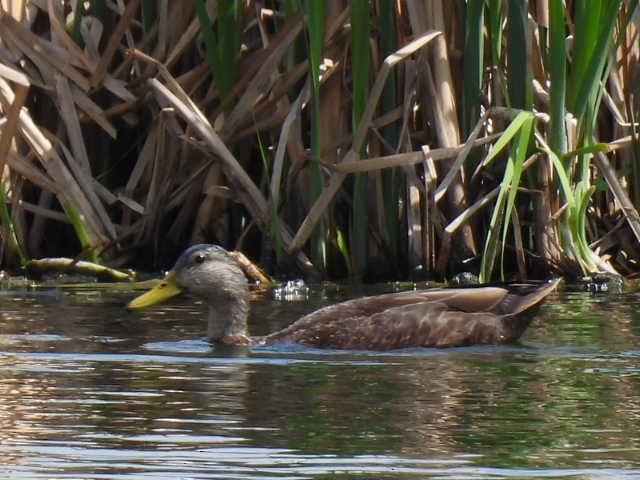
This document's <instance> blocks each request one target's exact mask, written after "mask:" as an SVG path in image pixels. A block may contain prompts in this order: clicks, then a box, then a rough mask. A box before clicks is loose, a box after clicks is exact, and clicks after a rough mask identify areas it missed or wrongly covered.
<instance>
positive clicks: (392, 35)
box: [379, 0, 400, 262]
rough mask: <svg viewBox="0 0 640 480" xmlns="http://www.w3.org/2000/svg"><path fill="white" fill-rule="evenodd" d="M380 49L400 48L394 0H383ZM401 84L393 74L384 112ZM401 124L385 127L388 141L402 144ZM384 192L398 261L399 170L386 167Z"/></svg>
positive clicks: (389, 237) (390, 243)
mask: <svg viewBox="0 0 640 480" xmlns="http://www.w3.org/2000/svg"><path fill="white" fill-rule="evenodd" d="M379 19H380V51H381V53H382V58H386V57H387V56H388V55H389V54H391V53H393V52H395V51H396V50H397V44H396V12H395V1H394V0H381V1H380V15H379ZM396 88H397V85H396V77H395V75H389V78H388V79H387V83H386V84H385V87H384V90H383V91H382V98H381V99H380V104H381V110H382V113H386V112H389V111H391V110H393V109H394V108H395V107H396V105H397V103H398V100H397V90H396ZM398 135H399V128H398V124H397V123H396V122H394V123H391V124H389V125H386V126H385V127H384V128H383V129H382V136H383V137H384V140H385V142H386V143H387V144H388V145H391V146H392V147H395V146H396V145H397V144H398ZM390 153H391V152H390ZM382 191H383V193H382V195H383V202H384V232H383V235H384V239H385V241H386V243H387V249H388V250H389V252H390V254H391V260H392V261H394V262H395V261H396V260H397V256H398V249H399V236H400V235H399V234H400V229H399V228H398V218H399V215H400V212H399V205H398V198H399V195H400V179H399V178H398V171H397V170H396V169H393V168H386V169H384V170H383V171H382Z"/></svg>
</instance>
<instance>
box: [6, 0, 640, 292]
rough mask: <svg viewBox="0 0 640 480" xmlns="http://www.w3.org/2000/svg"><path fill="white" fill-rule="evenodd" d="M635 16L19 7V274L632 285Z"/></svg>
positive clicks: (588, 9) (196, 4) (465, 8)
mask: <svg viewBox="0 0 640 480" xmlns="http://www.w3.org/2000/svg"><path fill="white" fill-rule="evenodd" d="M637 3H638V2H637V1H628V0H614V1H597V0H593V1H586V0H573V1H567V2H561V1H548V0H539V1H537V2H525V1H520V0H514V1H509V2H503V1H500V0H467V1H462V0H460V1H455V2H452V1H445V0H417V1H407V2H404V1H394V0H376V1H367V0H352V1H349V2H347V1H343V0H337V1H332V2H315V1H311V0H304V1H303V0H299V1H296V0H282V1H254V0H243V1H239V0H236V1H211V0H207V1H205V0H193V1H186V2H169V1H166V0H156V1H150V0H128V1H126V2H125V1H123V0H115V1H110V2H106V1H85V2H82V1H69V0H65V1H63V0H31V1H26V0H22V1H20V0H2V9H3V10H2V13H1V14H0V105H1V111H0V128H1V129H2V130H1V132H0V166H1V167H2V169H1V171H2V172H3V176H2V183H1V188H0V222H1V227H2V238H1V240H2V242H1V247H2V258H3V265H5V266H6V267H15V266H18V265H23V264H25V262H27V261H28V260H29V259H32V258H38V257H42V256H47V255H55V256H57V255H60V254H66V255H70V256H73V257H76V258H78V259H80V258H85V257H86V258H89V259H91V260H93V261H101V262H104V263H106V264H109V265H112V266H121V265H135V266H141V267H145V268H158V267H165V266H167V265H168V264H169V263H170V259H171V258H173V256H174V255H175V254H176V252H177V251H179V250H180V249H182V248H183V247H184V246H185V245H186V244H189V243H195V242H216V243H220V244H222V245H224V246H226V247H227V248H229V249H234V250H242V251H244V252H246V253H247V254H248V255H249V256H250V257H251V258H253V259H255V260H257V261H259V263H260V264H261V265H263V266H264V267H265V268H266V270H267V271H270V272H275V273H280V274H285V273H292V272H303V273H304V274H305V275H309V276H311V277H313V278H322V277H334V278H335V277H345V276H350V277H353V278H359V279H363V278H364V279H378V280H379V279H392V278H414V279H418V278H451V277H453V276H454V275H456V274H458V273H460V272H471V273H473V274H477V275H478V276H479V277H480V280H481V281H489V280H491V279H499V278H500V279H512V278H520V279H524V278H531V277H534V278H535V277H537V278H541V277H547V276H550V275H552V274H562V275H567V276H571V277H576V276H583V275H589V274H596V273H600V272H609V273H613V274H623V275H635V274H636V273H637V272H638V261H639V259H640V248H639V247H638V245H639V243H638V240H640V216H639V215H638V211H637V207H638V204H639V203H640V163H639V158H638V142H637V135H638V131H637V124H636V118H638V98H639V96H638V92H637V89H638V85H640V84H639V83H638V82H637V78H638V73H639V69H638V65H639V63H638V54H639V51H638V50H639V45H640V42H638V18H640V17H639V16H638V12H637Z"/></svg>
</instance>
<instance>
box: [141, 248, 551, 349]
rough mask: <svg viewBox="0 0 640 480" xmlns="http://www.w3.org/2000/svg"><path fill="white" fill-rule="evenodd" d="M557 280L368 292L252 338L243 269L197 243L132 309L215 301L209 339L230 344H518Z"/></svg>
mask: <svg viewBox="0 0 640 480" xmlns="http://www.w3.org/2000/svg"><path fill="white" fill-rule="evenodd" d="M558 282H559V280H554V281H552V282H549V283H544V284H541V285H536V286H522V285H520V286H517V285H511V286H505V287H503V286H499V287H498V286H481V287H468V288H443V289H440V288H436V289H429V290H415V291H407V292H400V293H388V294H384V295H379V296H375V297H363V298H358V299H355V300H349V301H346V302H342V303H338V304H335V305H330V306H328V307H324V308H321V309H319V310H317V311H315V312H313V313H310V314H308V315H305V316H304V317H302V318H301V319H299V320H298V321H296V322H294V323H293V324H292V325H290V326H289V327H287V328H285V329H283V330H281V331H279V332H275V333H272V334H271V335H267V336H266V337H250V336H249V335H248V333H247V316H248V313H249V300H248V296H249V290H248V286H247V280H246V278H245V275H244V273H243V272H242V270H241V268H240V267H239V265H238V264H237V262H236V260H235V259H234V258H233V257H232V256H231V255H230V254H229V253H228V252H227V251H226V250H225V249H224V248H222V247H219V246H217V245H194V246H192V247H189V248H188V249H187V250H185V251H184V252H183V253H182V254H181V255H180V257H179V258H178V261H177V262H176V264H175V266H174V267H173V270H171V271H170V272H169V273H168V274H167V276H166V277H165V279H164V280H163V281H162V282H161V283H160V284H159V285H158V286H156V287H154V288H153V289H152V290H150V291H148V292H146V293H144V294H142V295H140V296H139V297H137V298H135V299H134V300H132V301H131V303H129V305H128V308H130V309H138V308H144V307H147V306H150V305H154V304H156V303H159V302H162V301H165V300H167V299H168V298H171V297H173V296H175V295H177V294H179V293H181V292H183V291H186V292H188V293H191V294H193V295H194V296H196V297H199V298H201V299H203V300H204V301H205V302H206V303H207V305H208V306H209V322H208V336H209V338H210V339H211V340H212V341H214V342H221V343H225V344H232V345H254V344H257V345H272V344H278V343H300V344H304V345H309V346H312V347H317V348H332V349H350V350H390V349H396V348H409V347H456V346H463V345H488V344H500V343H512V342H515V341H516V340H517V339H518V338H519V337H520V336H521V335H522V333H523V332H524V331H525V330H526V329H527V327H528V326H529V324H530V323H531V321H532V319H533V315H534V313H535V311H536V310H537V308H536V307H538V306H539V305H540V304H541V303H542V301H543V300H544V299H545V297H546V296H547V295H549V294H550V293H551V292H552V291H553V290H554V289H555V288H556V285H557V284H558Z"/></svg>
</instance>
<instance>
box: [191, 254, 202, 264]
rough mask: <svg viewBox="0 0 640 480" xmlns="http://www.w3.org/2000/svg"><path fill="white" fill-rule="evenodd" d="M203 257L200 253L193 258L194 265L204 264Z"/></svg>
mask: <svg viewBox="0 0 640 480" xmlns="http://www.w3.org/2000/svg"><path fill="white" fill-rule="evenodd" d="M204 259H205V257H204V255H203V254H202V253H199V254H197V255H196V256H195V257H193V261H194V262H196V263H202V262H204Z"/></svg>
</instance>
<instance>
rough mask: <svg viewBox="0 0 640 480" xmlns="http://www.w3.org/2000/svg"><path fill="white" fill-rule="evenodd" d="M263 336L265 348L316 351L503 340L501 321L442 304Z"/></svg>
mask: <svg viewBox="0 0 640 480" xmlns="http://www.w3.org/2000/svg"><path fill="white" fill-rule="evenodd" d="M304 320H305V321H299V322H296V323H294V324H293V325H291V326H290V327H289V328H286V329H284V330H282V331H280V332H277V333H275V334H272V335H269V336H268V337H267V338H266V342H267V343H268V344H273V343H302V344H305V345H310V346H314V347H318V348H335V349H352V350H362V349H364V350H390V349H397V348H410V347H454V346H463V345H476V344H494V343H500V341H501V340H502V339H501V337H502V334H503V327H502V323H501V322H500V317H498V316H496V315H495V314H492V313H490V312H478V313H469V312H461V311H459V310H451V308H450V307H449V306H448V305H446V304H444V303H440V302H422V303H413V304H410V305H401V306H397V307H392V308H389V309H387V310H385V311H382V312H379V313H376V314H373V315H369V316H349V317H340V318H334V319H324V320H322V321H310V319H304Z"/></svg>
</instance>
